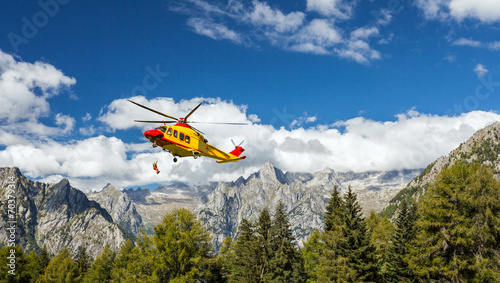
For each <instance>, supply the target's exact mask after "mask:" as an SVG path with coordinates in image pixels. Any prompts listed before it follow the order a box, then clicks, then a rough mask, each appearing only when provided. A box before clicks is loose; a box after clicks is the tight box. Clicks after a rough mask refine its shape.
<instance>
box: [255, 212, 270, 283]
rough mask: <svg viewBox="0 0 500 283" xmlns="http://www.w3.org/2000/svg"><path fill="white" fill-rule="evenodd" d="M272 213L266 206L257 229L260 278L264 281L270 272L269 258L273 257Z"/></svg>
mask: <svg viewBox="0 0 500 283" xmlns="http://www.w3.org/2000/svg"><path fill="white" fill-rule="evenodd" d="M271 225H272V222H271V215H270V214H269V210H268V209H267V208H264V210H262V212H261V213H260V216H259V219H258V221H257V226H256V229H255V232H256V236H257V238H256V241H257V247H258V249H257V250H256V252H257V254H258V258H259V262H258V274H259V280H260V281H261V282H263V281H264V277H265V276H266V274H267V273H268V272H269V260H270V258H271V253H272V250H271Z"/></svg>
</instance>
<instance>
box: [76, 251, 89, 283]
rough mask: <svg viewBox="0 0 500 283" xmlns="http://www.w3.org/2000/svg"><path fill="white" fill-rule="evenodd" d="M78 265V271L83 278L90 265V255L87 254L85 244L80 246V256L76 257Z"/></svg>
mask: <svg viewBox="0 0 500 283" xmlns="http://www.w3.org/2000/svg"><path fill="white" fill-rule="evenodd" d="M76 265H78V272H79V273H80V277H81V278H83V277H84V276H85V274H86V273H87V270H88V269H89V267H90V256H89V255H88V254H87V247H86V246H85V244H83V245H82V246H80V247H79V248H78V258H77V259H76Z"/></svg>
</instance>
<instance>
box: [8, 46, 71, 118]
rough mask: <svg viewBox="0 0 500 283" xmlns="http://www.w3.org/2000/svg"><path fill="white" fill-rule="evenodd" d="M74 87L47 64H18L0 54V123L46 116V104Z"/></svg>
mask: <svg viewBox="0 0 500 283" xmlns="http://www.w3.org/2000/svg"><path fill="white" fill-rule="evenodd" d="M75 83H76V80H75V79H74V78H70V77H67V76H65V75H64V74H63V73H62V72H61V71H60V70H57V69H56V68H55V67H54V66H52V65H50V64H48V63H43V62H35V63H26V62H22V61H18V60H16V59H14V57H13V56H12V55H10V54H7V53H5V52H3V51H2V50H0V120H4V119H6V120H7V121H8V122H9V123H13V122H18V121H21V120H31V121H34V120H36V119H38V118H39V117H43V116H47V115H48V114H49V112H50V106H49V103H48V101H47V100H48V99H49V98H50V97H53V96H55V95H58V94H59V93H60V92H61V90H62V89H64V88H67V87H70V86H71V85H73V84H75Z"/></svg>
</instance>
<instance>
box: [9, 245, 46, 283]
mask: <svg viewBox="0 0 500 283" xmlns="http://www.w3.org/2000/svg"><path fill="white" fill-rule="evenodd" d="M32 268H36V270H32ZM37 271H38V266H36V265H35V266H33V262H32V260H30V257H29V256H26V254H24V252H23V249H22V248H21V247H20V246H13V247H8V246H4V247H2V248H1V249H0V281H1V282H31V281H32V280H36V277H37V275H38V272H37Z"/></svg>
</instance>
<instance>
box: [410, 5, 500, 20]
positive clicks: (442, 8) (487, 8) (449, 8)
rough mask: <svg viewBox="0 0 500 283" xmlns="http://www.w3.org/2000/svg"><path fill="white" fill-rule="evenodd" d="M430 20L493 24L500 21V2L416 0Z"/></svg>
mask: <svg viewBox="0 0 500 283" xmlns="http://www.w3.org/2000/svg"><path fill="white" fill-rule="evenodd" d="M415 4H416V6H417V7H419V8H420V9H422V11H423V12H424V15H425V17H426V18H428V19H438V20H448V19H450V18H453V19H455V20H456V21H463V20H465V19H474V20H479V21H481V22H484V23H492V22H496V21H498V20H500V2H499V1H495V0H416V1H415Z"/></svg>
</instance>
